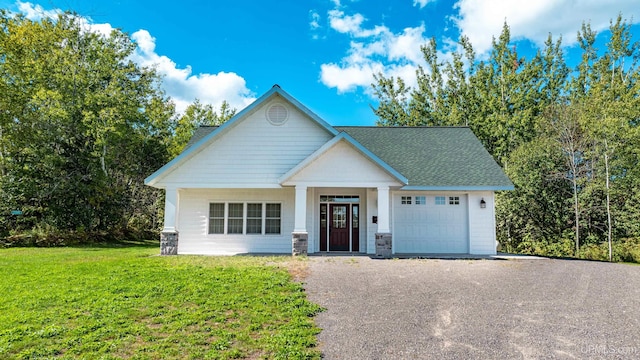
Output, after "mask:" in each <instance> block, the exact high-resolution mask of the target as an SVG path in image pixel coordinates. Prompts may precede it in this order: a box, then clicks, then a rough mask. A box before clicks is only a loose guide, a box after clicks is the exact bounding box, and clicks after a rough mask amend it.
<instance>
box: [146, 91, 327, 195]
mask: <svg viewBox="0 0 640 360" xmlns="http://www.w3.org/2000/svg"><path fill="white" fill-rule="evenodd" d="M336 133H337V131H336V130H335V129H333V128H332V127H331V126H329V125H328V124H327V123H326V122H324V121H323V120H322V119H320V118H319V117H317V115H315V114H313V113H312V112H311V111H309V110H308V109H307V108H306V107H304V106H303V105H302V104H300V103H299V102H298V101H297V100H295V99H294V98H292V97H291V96H290V95H288V94H287V93H286V92H284V91H283V90H281V89H280V88H279V87H277V86H274V88H272V90H271V91H270V92H269V93H267V94H265V95H264V96H262V97H261V98H260V99H258V100H256V101H255V102H254V103H253V104H252V105H250V106H249V107H247V108H246V109H244V110H243V111H241V112H240V113H238V114H237V115H236V116H234V117H233V118H232V119H231V120H229V121H228V122H227V123H225V124H224V125H222V126H220V127H219V128H217V129H215V130H213V131H212V132H211V133H210V134H208V135H206V136H205V137H204V138H202V139H201V140H199V141H198V142H196V143H195V144H193V145H192V146H191V147H189V148H188V149H186V150H185V151H184V152H183V153H182V154H180V155H179V156H178V157H176V158H175V159H174V160H172V161H171V162H169V163H168V164H167V165H165V166H164V167H163V168H161V169H160V170H158V171H156V172H155V173H154V174H153V175H151V176H149V177H148V178H147V179H146V180H145V182H146V183H147V184H148V185H151V186H154V187H158V188H166V187H177V188H185V187H189V188H277V187H280V184H279V181H278V180H279V178H280V177H281V176H282V175H283V174H284V173H286V172H287V171H289V170H290V169H291V168H293V167H295V166H296V165H297V164H299V163H300V162H301V161H302V160H304V159H305V158H307V157H308V156H309V155H310V154H312V153H313V152H314V151H316V150H317V149H318V148H320V147H321V146H322V145H324V144H325V143H326V142H327V141H329V140H330V139H331V138H333V137H334V135H335V134H336Z"/></svg>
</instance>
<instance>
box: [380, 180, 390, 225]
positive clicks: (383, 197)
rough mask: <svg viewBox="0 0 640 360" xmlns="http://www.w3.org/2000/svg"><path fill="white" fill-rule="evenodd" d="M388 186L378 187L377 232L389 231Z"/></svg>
mask: <svg viewBox="0 0 640 360" xmlns="http://www.w3.org/2000/svg"><path fill="white" fill-rule="evenodd" d="M390 232H391V229H390V226H389V187H388V186H386V187H379V188H378V233H390Z"/></svg>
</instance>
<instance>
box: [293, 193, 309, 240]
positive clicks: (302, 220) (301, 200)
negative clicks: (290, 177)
mask: <svg viewBox="0 0 640 360" xmlns="http://www.w3.org/2000/svg"><path fill="white" fill-rule="evenodd" d="M293 232H295V233H302V232H307V187H306V186H302V185H296V213H295V222H294V226H293Z"/></svg>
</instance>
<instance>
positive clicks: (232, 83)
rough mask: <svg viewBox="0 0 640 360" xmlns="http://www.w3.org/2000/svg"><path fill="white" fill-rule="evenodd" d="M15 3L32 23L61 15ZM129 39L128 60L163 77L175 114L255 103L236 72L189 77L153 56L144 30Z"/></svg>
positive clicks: (99, 27)
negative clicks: (198, 105)
mask: <svg viewBox="0 0 640 360" xmlns="http://www.w3.org/2000/svg"><path fill="white" fill-rule="evenodd" d="M16 4H17V5H18V10H19V11H20V12H21V13H22V14H24V15H25V17H27V18H28V19H31V20H34V21H39V20H41V19H43V18H55V17H57V15H58V14H60V13H62V11H61V10H60V9H54V10H45V9H44V8H43V7H42V6H40V5H33V4H32V3H29V2H20V1H18V2H17V3H16ZM78 21H79V22H80V26H82V27H83V28H84V29H86V30H87V31H92V32H96V33H100V34H102V35H104V36H108V35H109V34H110V33H111V31H112V30H114V28H113V27H112V26H111V25H110V24H96V23H94V22H93V21H92V20H91V18H89V17H78ZM131 39H132V40H133V41H135V43H136V44H137V45H138V47H137V48H136V50H135V51H134V53H133V55H132V56H131V59H132V60H133V61H134V62H136V63H137V64H139V65H141V66H146V67H154V68H155V69H156V70H157V72H158V73H159V74H160V75H162V76H163V79H162V85H163V89H164V91H165V92H166V93H167V95H168V96H169V97H171V99H172V100H173V102H174V103H175V104H176V110H177V111H178V112H182V111H184V110H185V109H186V108H187V106H189V104H191V103H192V102H193V101H194V100H195V99H200V101H201V102H202V103H204V104H211V105H213V106H215V107H219V106H220V104H222V102H223V101H227V102H228V103H229V105H231V106H232V107H234V108H237V109H242V108H244V107H245V106H247V105H249V104H250V103H252V102H253V101H254V100H255V96H254V94H253V93H252V92H251V91H250V90H249V89H248V88H247V86H246V81H245V80H244V78H242V77H241V76H239V75H238V74H236V73H232V72H224V71H221V72H218V73H217V74H208V73H202V74H193V73H192V70H191V67H190V66H187V67H185V68H179V67H178V66H177V65H176V63H175V62H174V61H173V60H171V59H170V58H168V57H167V56H164V55H159V54H157V53H156V52H155V48H156V39H155V38H153V37H152V36H151V34H149V32H148V31H147V30H138V31H136V32H134V33H133V34H132V35H131Z"/></svg>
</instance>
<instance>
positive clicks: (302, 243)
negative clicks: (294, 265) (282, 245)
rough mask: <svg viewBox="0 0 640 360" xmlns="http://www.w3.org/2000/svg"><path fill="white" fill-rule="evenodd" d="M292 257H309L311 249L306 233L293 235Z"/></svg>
mask: <svg viewBox="0 0 640 360" xmlns="http://www.w3.org/2000/svg"><path fill="white" fill-rule="evenodd" d="M291 242H292V244H291V248H292V250H291V255H293V256H296V255H307V252H308V249H309V234H308V233H306V232H294V233H292V240H291Z"/></svg>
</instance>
